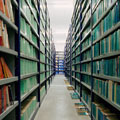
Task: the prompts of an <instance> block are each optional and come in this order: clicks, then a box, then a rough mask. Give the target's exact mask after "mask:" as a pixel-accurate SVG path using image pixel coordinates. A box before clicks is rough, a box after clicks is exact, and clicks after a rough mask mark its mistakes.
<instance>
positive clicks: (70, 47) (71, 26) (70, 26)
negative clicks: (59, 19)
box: [69, 25, 72, 85]
mask: <svg viewBox="0 0 120 120" xmlns="http://www.w3.org/2000/svg"><path fill="white" fill-rule="evenodd" d="M69 33H70V39H69V40H70V42H69V44H70V84H71V85H72V25H71V26H70V31H69Z"/></svg>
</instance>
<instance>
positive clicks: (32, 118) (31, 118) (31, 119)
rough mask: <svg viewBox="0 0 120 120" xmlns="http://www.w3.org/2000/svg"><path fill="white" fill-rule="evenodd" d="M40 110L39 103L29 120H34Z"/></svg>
mask: <svg viewBox="0 0 120 120" xmlns="http://www.w3.org/2000/svg"><path fill="white" fill-rule="evenodd" d="M38 110H39V103H37V106H36V109H35V110H34V111H33V113H32V114H31V116H30V119H29V120H34V118H35V115H36V114H37V112H38Z"/></svg>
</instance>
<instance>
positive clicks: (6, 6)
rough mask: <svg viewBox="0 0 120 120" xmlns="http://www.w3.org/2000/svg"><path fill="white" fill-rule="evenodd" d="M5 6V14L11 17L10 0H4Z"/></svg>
mask: <svg viewBox="0 0 120 120" xmlns="http://www.w3.org/2000/svg"><path fill="white" fill-rule="evenodd" d="M4 6H5V15H6V16H7V17H8V18H10V14H9V9H8V0H4Z"/></svg>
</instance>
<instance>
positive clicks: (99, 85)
mask: <svg viewBox="0 0 120 120" xmlns="http://www.w3.org/2000/svg"><path fill="white" fill-rule="evenodd" d="M110 82H111V81H108V80H101V79H98V78H94V80H93V89H94V90H95V91H96V92H97V93H98V94H99V95H101V96H103V97H105V98H106V99H108V98H110V97H111V89H112V88H111V89H110V86H109V83H110Z"/></svg>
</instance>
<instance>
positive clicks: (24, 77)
mask: <svg viewBox="0 0 120 120" xmlns="http://www.w3.org/2000/svg"><path fill="white" fill-rule="evenodd" d="M38 74H39V72H36V73H30V74H26V75H21V79H26V78H29V77H32V76H35V75H38Z"/></svg>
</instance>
